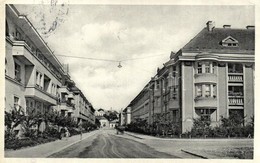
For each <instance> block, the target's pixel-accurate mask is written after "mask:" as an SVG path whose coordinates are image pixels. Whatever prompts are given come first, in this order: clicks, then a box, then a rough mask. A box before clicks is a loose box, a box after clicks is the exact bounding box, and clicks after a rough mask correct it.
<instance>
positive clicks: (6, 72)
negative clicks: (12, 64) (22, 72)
mask: <svg viewBox="0 0 260 163" xmlns="http://www.w3.org/2000/svg"><path fill="white" fill-rule="evenodd" d="M7 66H8V65H7V60H6V59H5V74H7V70H6V68H7Z"/></svg>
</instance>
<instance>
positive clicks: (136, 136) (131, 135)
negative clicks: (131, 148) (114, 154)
mask: <svg viewBox="0 0 260 163" xmlns="http://www.w3.org/2000/svg"><path fill="white" fill-rule="evenodd" d="M125 134H127V135H129V136H132V137H135V138H137V139H144V138H141V137H138V136H135V135H132V134H129V133H126V132H125Z"/></svg>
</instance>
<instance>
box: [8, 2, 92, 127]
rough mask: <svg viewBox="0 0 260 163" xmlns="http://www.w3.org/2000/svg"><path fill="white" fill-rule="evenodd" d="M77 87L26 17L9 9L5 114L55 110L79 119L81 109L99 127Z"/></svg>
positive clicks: (37, 112) (10, 6) (11, 7)
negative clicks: (7, 112)
mask: <svg viewBox="0 0 260 163" xmlns="http://www.w3.org/2000/svg"><path fill="white" fill-rule="evenodd" d="M75 85H76V84H75V82H74V81H73V80H71V77H70V75H69V73H68V66H64V65H62V64H61V63H60V62H59V60H58V59H57V58H56V57H55V55H54V54H53V52H52V51H51V49H50V48H49V47H48V45H47V44H46V43H45V41H44V40H43V39H42V37H41V36H40V34H39V33H38V32H37V31H36V29H35V28H34V26H33V25H32V24H31V22H30V21H29V20H28V19H27V18H26V16H24V15H21V14H20V13H19V11H17V9H16V8H15V7H14V6H13V5H6V55H5V111H10V110H12V109H14V108H18V107H19V108H22V109H23V110H24V111H25V112H26V113H27V114H30V113H34V114H39V113H46V112H48V111H51V110H53V109H55V110H58V111H59V112H60V113H61V114H62V115H64V116H70V117H75V116H79V114H76V113H77V112H78V111H77V109H81V110H80V111H79V113H81V112H85V113H84V115H87V116H88V119H89V121H91V122H93V123H95V116H94V111H95V110H94V108H93V107H92V105H91V104H90V103H89V102H88V101H87V99H86V98H85V96H84V94H83V93H82V92H81V91H80V90H79V91H75V89H74V88H75V87H76V86H75ZM78 94H80V98H79V95H78ZM82 99H84V100H82ZM79 101H80V102H79ZM82 103H83V104H82ZM81 105H82V106H81ZM83 107H85V110H84V111H83ZM76 118H77V117H76ZM84 119H86V118H84Z"/></svg>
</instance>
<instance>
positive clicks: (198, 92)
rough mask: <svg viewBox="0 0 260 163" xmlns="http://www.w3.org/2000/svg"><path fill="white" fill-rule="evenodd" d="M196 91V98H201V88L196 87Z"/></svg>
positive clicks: (199, 86)
mask: <svg viewBox="0 0 260 163" xmlns="http://www.w3.org/2000/svg"><path fill="white" fill-rule="evenodd" d="M196 87H197V91H196V97H201V96H202V86H201V85H197V86H196Z"/></svg>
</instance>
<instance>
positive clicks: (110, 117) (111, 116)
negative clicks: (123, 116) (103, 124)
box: [104, 112, 118, 121]
mask: <svg viewBox="0 0 260 163" xmlns="http://www.w3.org/2000/svg"><path fill="white" fill-rule="evenodd" d="M104 117H105V118H106V119H107V120H108V121H113V120H115V119H118V117H117V114H116V112H109V113H106V114H104Z"/></svg>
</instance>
